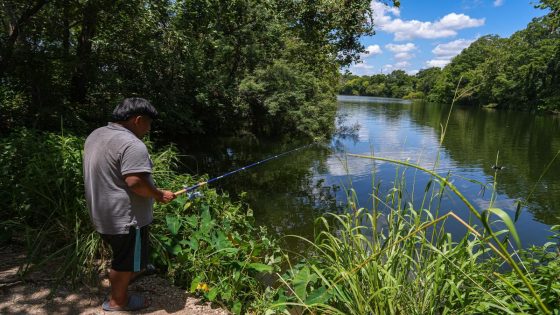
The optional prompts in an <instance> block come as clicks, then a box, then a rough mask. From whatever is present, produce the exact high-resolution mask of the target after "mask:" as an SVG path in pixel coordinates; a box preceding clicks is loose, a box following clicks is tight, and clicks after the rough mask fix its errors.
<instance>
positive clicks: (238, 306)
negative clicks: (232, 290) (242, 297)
mask: <svg viewBox="0 0 560 315" xmlns="http://www.w3.org/2000/svg"><path fill="white" fill-rule="evenodd" d="M242 306H243V304H241V302H239V301H237V302H235V304H233V307H232V308H231V311H232V312H233V314H241V307H242Z"/></svg>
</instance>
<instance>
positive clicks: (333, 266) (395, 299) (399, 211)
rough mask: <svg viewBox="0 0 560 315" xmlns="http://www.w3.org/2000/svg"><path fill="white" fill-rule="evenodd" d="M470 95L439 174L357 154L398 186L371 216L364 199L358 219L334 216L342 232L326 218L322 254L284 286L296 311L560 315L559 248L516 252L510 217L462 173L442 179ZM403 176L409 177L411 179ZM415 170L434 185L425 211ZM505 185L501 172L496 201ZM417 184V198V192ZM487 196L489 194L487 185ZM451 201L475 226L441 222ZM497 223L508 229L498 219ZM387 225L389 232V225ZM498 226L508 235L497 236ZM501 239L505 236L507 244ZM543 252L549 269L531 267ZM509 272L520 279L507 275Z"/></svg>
mask: <svg viewBox="0 0 560 315" xmlns="http://www.w3.org/2000/svg"><path fill="white" fill-rule="evenodd" d="M468 93H469V91H466V90H463V91H459V87H457V90H456V92H455V97H454V99H453V102H452V107H451V109H450V112H449V115H448V117H447V121H446V122H444V124H442V132H441V138H440V149H438V152H437V154H436V159H435V163H434V167H433V169H432V170H429V169H426V168H423V167H421V166H419V165H418V164H414V163H410V162H408V161H398V160H392V159H387V158H383V157H379V156H376V155H374V154H372V155H371V156H366V155H357V154H348V156H352V157H355V158H367V159H371V160H373V161H374V162H375V161H384V162H389V163H392V164H394V165H395V166H396V177H395V181H394V186H393V187H392V188H391V189H390V190H389V192H388V193H387V195H386V196H383V195H382V193H381V192H380V191H379V185H377V186H376V185H375V183H374V184H373V185H372V187H376V188H375V189H374V191H373V194H372V196H373V199H374V202H373V203H372V205H373V207H372V209H370V210H368V209H365V208H357V207H356V206H355V205H356V204H357V198H356V196H355V194H354V193H353V192H349V193H348V197H349V199H348V204H349V208H348V213H346V214H338V215H336V214H331V216H332V217H334V219H335V222H337V224H335V225H331V224H329V223H328V221H327V220H326V219H325V218H321V219H320V220H319V223H320V224H321V225H322V226H323V231H322V232H320V233H319V234H318V235H317V237H316V239H315V240H314V241H310V240H304V241H307V242H308V243H309V244H310V247H311V248H313V249H314V251H312V252H314V253H317V254H316V255H312V256H311V257H309V258H308V259H307V260H306V261H305V262H303V263H301V264H299V265H297V266H293V267H292V268H290V270H289V271H288V272H287V273H286V274H285V275H283V276H282V277H281V281H282V283H283V284H284V286H285V287H286V288H287V290H289V291H290V292H291V293H292V295H293V297H294V298H293V299H292V300H291V301H290V302H288V303H286V304H289V305H294V306H298V307H300V308H302V309H304V310H306V311H308V312H310V313H315V312H318V313H325V314H448V313H451V314H455V313H462V314H479V313H494V314H504V313H505V314H517V313H520V312H521V313H534V312H539V313H545V314H550V313H551V311H550V310H551V309H554V310H555V312H558V307H559V302H558V300H556V301H555V300H554V298H555V297H558V296H560V290H558V289H559V286H558V285H556V287H555V288H553V287H554V285H553V283H554V280H555V279H556V280H559V279H558V277H557V276H551V275H552V274H554V272H555V271H557V270H558V264H559V261H560V260H559V255H558V250H557V249H556V251H552V250H551V248H554V247H556V248H557V246H558V245H557V243H550V244H547V245H546V246H545V248H540V249H532V250H530V251H529V252H530V254H528V252H527V251H520V250H515V249H514V250H513V251H512V252H510V251H508V248H507V244H510V243H509V237H511V238H513V240H514V241H515V243H516V244H517V246H518V248H519V247H520V240H519V237H518V235H517V232H516V229H515V226H514V223H513V220H512V219H511V218H510V217H509V215H508V214H507V213H506V212H505V211H503V210H502V209H498V208H495V207H493V202H491V204H490V207H488V208H487V209H481V210H478V209H476V208H475V207H474V206H473V205H472V204H471V203H470V202H469V201H468V200H467V198H466V197H465V196H464V195H463V194H462V193H461V192H460V190H459V189H458V188H457V187H455V186H454V185H453V182H452V177H453V174H452V172H449V173H448V174H447V175H446V176H441V175H439V174H437V173H436V171H435V170H436V169H437V166H438V163H439V155H440V151H441V148H442V146H443V143H444V139H445V134H446V131H447V127H448V122H449V117H450V115H451V110H452V108H453V105H454V103H455V101H456V100H457V99H458V98H460V97H462V96H464V95H468ZM399 168H404V170H403V171H402V173H399ZM407 169H413V170H415V172H418V171H420V172H423V173H425V174H427V175H428V176H429V177H430V178H431V179H430V181H429V182H428V185H427V186H426V187H425V189H424V194H423V196H422V202H421V205H420V207H419V208H414V206H413V204H412V202H410V201H409V200H406V199H405V198H404V194H405V192H406V183H405V182H404V173H405V171H406V170H407ZM467 180H468V179H467ZM471 181H472V180H471ZM473 182H474V181H473ZM497 184H498V178H497V173H496V174H495V176H494V183H493V185H492V188H493V192H492V197H491V201H493V200H494V194H495V189H496V187H497ZM412 185H413V192H414V187H415V185H416V184H415V183H412ZM350 187H351V185H350ZM481 187H482V189H483V190H484V189H486V188H487V185H485V184H482V186H481ZM448 193H452V194H454V195H455V196H457V197H458V198H459V199H460V200H461V202H462V203H463V204H464V205H465V206H466V207H467V208H468V210H469V212H470V216H471V217H470V219H469V220H468V221H469V223H467V222H465V221H464V220H463V219H461V218H460V217H459V216H457V215H456V214H455V213H453V212H447V213H446V214H443V215H441V214H440V210H441V209H440V207H441V200H442V197H443V196H444V194H448ZM414 198H415V197H414V196H411V199H412V200H414ZM518 211H519V209H518ZM383 212H385V214H382V213H383ZM496 217H497V219H498V220H494V218H496ZM516 217H517V215H516ZM382 218H383V219H384V221H386V223H385V224H379V222H380V219H382ZM450 219H452V220H456V221H457V222H459V223H460V224H462V225H463V226H464V227H465V229H466V233H465V235H464V236H463V237H462V238H460V240H459V241H454V240H453V238H452V237H451V235H450V234H449V233H447V232H446V231H445V226H446V224H447V222H448V220H450ZM495 222H499V223H501V224H502V225H503V226H505V228H502V229H499V230H495V229H494V228H493V226H494V223H495ZM478 225H481V227H479V226H478ZM501 235H505V237H504V238H503V239H500V238H499V236H501ZM294 237H297V236H294ZM298 238H299V237H298ZM512 249H513V246H512ZM535 253H536V255H535V256H536V257H539V258H541V259H543V261H546V263H543V264H541V265H538V264H535V261H536V260H535V259H533V260H527V259H526V257H527V256H528V255H531V254H535ZM547 255H548V259H545V258H546V257H547ZM504 263H507V264H508V265H509V267H510V268H511V272H510V271H507V272H504V271H503V270H504V268H503V267H502V265H503V264H504Z"/></svg>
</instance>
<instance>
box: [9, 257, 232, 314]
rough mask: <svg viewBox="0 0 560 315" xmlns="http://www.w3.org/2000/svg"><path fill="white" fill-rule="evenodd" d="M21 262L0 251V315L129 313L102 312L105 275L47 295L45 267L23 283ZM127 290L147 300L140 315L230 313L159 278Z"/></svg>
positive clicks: (49, 289)
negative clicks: (92, 284)
mask: <svg viewBox="0 0 560 315" xmlns="http://www.w3.org/2000/svg"><path fill="white" fill-rule="evenodd" d="M24 259H25V254H24V251H23V250H22V249H21V248H17V247H14V246H4V247H1V248H0V289H1V294H0V313H1V314H106V313H107V314H130V313H128V312H104V311H103V310H102V308H101V304H102V303H103V301H104V299H105V297H106V296H107V294H108V292H109V280H108V279H107V274H103V275H102V276H100V278H99V282H98V283H97V286H87V285H79V286H78V287H76V288H74V289H72V288H71V287H70V286H69V285H61V287H59V288H58V290H56V291H55V292H54V293H53V295H52V296H50V295H51V293H52V292H53V291H52V287H53V285H54V284H55V279H53V278H52V276H51V275H50V274H49V273H48V272H47V271H46V270H45V268H43V270H40V271H36V272H34V273H33V274H31V275H30V276H29V277H27V279H26V281H25V282H23V281H21V279H20V278H19V277H18V276H17V271H18V268H19V266H20V264H21V263H22V262H23V261H24ZM130 291H133V292H138V293H140V294H143V295H145V296H147V297H149V299H150V307H148V308H147V309H145V310H143V311H142V312H141V314H153V315H159V314H209V315H225V314H229V312H227V311H226V310H224V309H222V308H221V307H220V306H219V305H216V304H214V305H212V304H211V303H208V302H204V301H203V300H202V299H200V298H198V297H196V296H194V295H192V294H189V293H186V291H185V290H183V289H181V288H178V287H176V286H174V285H172V284H170V283H169V281H167V280H165V279H163V278H162V277H160V276H158V275H150V276H146V277H142V278H140V279H138V281H136V282H134V283H132V284H131V285H130Z"/></svg>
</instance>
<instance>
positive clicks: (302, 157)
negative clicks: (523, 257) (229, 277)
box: [187, 96, 560, 251]
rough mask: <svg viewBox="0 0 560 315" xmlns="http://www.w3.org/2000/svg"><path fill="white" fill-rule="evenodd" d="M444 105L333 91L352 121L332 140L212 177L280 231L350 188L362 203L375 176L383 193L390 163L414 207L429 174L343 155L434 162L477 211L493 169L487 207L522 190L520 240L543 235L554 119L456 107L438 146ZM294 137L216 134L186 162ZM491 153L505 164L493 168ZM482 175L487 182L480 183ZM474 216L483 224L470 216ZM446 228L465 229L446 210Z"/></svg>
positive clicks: (210, 164) (549, 204)
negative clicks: (242, 194) (223, 137)
mask: <svg viewBox="0 0 560 315" xmlns="http://www.w3.org/2000/svg"><path fill="white" fill-rule="evenodd" d="M448 113H449V108H448V107H442V106H437V105H433V104H417V103H414V104H413V103H411V102H407V101H402V100H392V99H382V98H371V97H342V96H341V97H339V116H340V117H342V118H343V119H342V120H343V123H342V124H343V125H344V126H346V127H352V126H354V127H357V128H354V130H353V132H345V133H344V134H340V135H338V136H335V137H334V138H333V139H332V141H331V142H330V146H314V147H310V148H308V149H305V150H301V151H297V152H295V153H293V154H290V155H288V156H284V157H282V158H279V159H276V160H273V161H271V162H268V163H266V164H263V165H260V166H257V167H255V168H252V169H250V170H247V171H244V172H242V173H238V174H236V175H233V176H231V177H228V178H226V179H223V180H221V181H220V182H219V183H217V184H216V186H215V187H217V188H220V189H224V190H226V191H229V192H230V193H231V194H232V196H235V195H238V194H239V193H240V192H246V195H245V197H244V200H245V201H246V202H248V203H249V204H250V205H251V207H252V208H253V210H254V216H255V220H256V222H257V223H258V224H261V225H264V226H267V227H268V228H269V230H271V231H273V232H275V233H277V234H278V235H279V236H281V235H288V234H296V235H302V236H305V237H312V236H313V234H314V231H315V229H314V227H315V226H314V223H313V222H314V220H315V219H316V218H317V217H318V216H320V215H321V214H322V213H324V212H327V211H346V210H345V207H344V205H345V204H346V200H347V192H348V191H349V189H353V190H354V191H355V192H356V195H357V196H358V201H359V206H360V207H364V208H368V209H371V208H372V200H373V199H372V191H373V189H374V186H376V185H380V186H379V187H380V191H381V196H382V197H383V196H385V195H386V194H387V193H388V191H389V189H390V188H391V187H393V184H394V181H395V178H396V174H397V172H398V173H399V174H401V175H402V174H404V178H405V180H406V190H405V192H404V196H405V198H406V199H407V200H408V201H410V202H411V203H412V204H414V205H415V206H416V207H419V206H420V204H421V202H422V197H423V196H424V191H425V189H424V188H425V187H426V185H427V184H428V182H429V180H430V179H431V177H430V176H429V175H427V174H425V173H423V172H420V171H416V170H415V169H411V168H409V169H405V168H402V167H400V168H397V167H396V166H395V165H393V164H391V163H388V162H381V161H375V162H374V161H372V160H370V159H363V158H356V157H350V156H347V153H355V154H363V155H372V154H373V155H375V156H379V157H384V158H390V159H395V160H401V161H408V162H411V163H414V164H418V165H420V166H421V167H424V168H427V169H430V170H433V169H435V170H436V172H437V173H439V174H441V175H444V176H446V175H448V174H450V176H451V178H452V180H453V183H454V184H455V186H457V187H458V188H459V189H460V190H461V192H462V193H463V194H464V195H465V196H466V197H467V198H468V200H469V201H470V202H471V203H472V204H473V205H474V206H475V207H477V208H478V209H479V210H480V211H483V210H484V209H486V208H488V207H489V206H490V200H491V196H492V190H493V188H492V183H493V181H494V177H495V176H497V178H496V180H497V186H496V188H497V189H496V190H495V192H496V201H495V202H494V203H493V207H497V208H501V209H503V210H505V211H506V212H507V213H508V214H510V215H511V216H512V218H513V217H514V216H515V201H516V200H518V199H522V200H528V201H529V205H528V206H527V207H524V208H523V209H522V211H521V213H520V216H519V218H518V220H517V222H516V227H517V229H518V232H519V234H520V237H521V240H522V243H523V245H524V246H529V245H531V244H536V245H540V244H544V243H545V242H546V241H547V238H548V237H549V236H550V235H551V233H550V226H551V225H553V224H560V177H559V176H558V175H560V158H559V159H558V160H557V161H555V162H554V163H552V164H551V165H550V166H549V169H548V171H547V172H546V173H545V174H544V175H543V176H542V178H541V175H542V174H543V172H544V171H545V169H546V167H547V165H548V164H549V163H550V162H551V161H552V160H553V158H554V156H555V154H556V153H557V152H558V151H559V150H560V119H558V117H555V116H536V115H532V114H528V113H521V112H505V111H489V110H484V109H473V108H459V107H457V108H454V109H453V110H452V112H451V115H450V116H449V124H448V126H447V131H446V135H445V138H444V141H443V144H442V145H441V146H440V139H441V136H442V130H443V128H444V125H445V122H446V121H447V118H448ZM358 127H359V128H358ZM347 129H348V128H347ZM350 129H351V128H350ZM302 144H304V143H297V142H296V143H292V144H282V145H281V144H278V143H262V142H259V143H257V142H252V141H250V140H248V139H238V140H234V141H232V140H229V141H220V142H218V143H213V144H211V145H209V146H208V147H206V148H203V149H202V152H198V153H196V154H195V158H194V159H192V160H193V161H194V160H196V165H195V164H194V162H193V163H191V164H190V165H191V166H190V167H191V170H193V171H195V167H196V169H198V172H199V173H209V174H210V175H211V176H216V175H219V174H221V173H225V172H227V171H229V170H232V169H235V168H237V167H241V166H244V165H246V164H250V163H252V162H255V161H258V160H260V159H263V158H266V157H268V156H270V155H273V154H277V153H281V152H284V151H288V150H290V149H293V148H294V147H297V146H298V145H302ZM191 153H192V152H191ZM496 159H498V165H500V166H504V169H503V170H500V171H495V170H494V169H492V165H494V164H496ZM187 162H188V161H187ZM539 178H540V180H539ZM467 179H468V180H467ZM473 181H476V182H479V183H474V182H473ZM481 184H486V189H483V188H482V185H481ZM531 192H532V193H531ZM434 208H435V206H434ZM439 209H440V210H439V214H444V213H446V212H448V211H453V212H455V213H457V214H459V215H460V216H461V217H463V218H465V219H469V212H468V210H467V209H466V207H465V206H464V205H463V204H462V202H461V201H460V200H459V199H458V198H456V197H455V196H453V195H452V194H451V193H449V194H448V195H446V196H445V197H444V198H443V199H442V202H441V205H440V207H439ZM472 223H473V224H476V225H479V226H480V225H481V224H480V222H476V220H473V221H472ZM446 228H447V229H448V231H449V232H450V233H452V234H454V235H455V236H456V237H458V236H460V235H462V234H463V233H464V231H465V229H464V227H463V226H461V225H460V224H458V223H456V222H453V221H452V220H450V221H448V223H447V225H446ZM286 242H287V246H289V247H292V249H293V250H295V251H301V250H302V248H304V247H305V245H304V244H301V242H297V241H296V240H295V239H293V240H291V241H290V239H288V240H287V241H286Z"/></svg>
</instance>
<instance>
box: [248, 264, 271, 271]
mask: <svg viewBox="0 0 560 315" xmlns="http://www.w3.org/2000/svg"><path fill="white" fill-rule="evenodd" d="M247 268H249V269H253V270H256V271H258V272H272V271H273V270H274V269H273V268H272V266H269V265H265V264H261V263H250V264H248V265H247Z"/></svg>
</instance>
